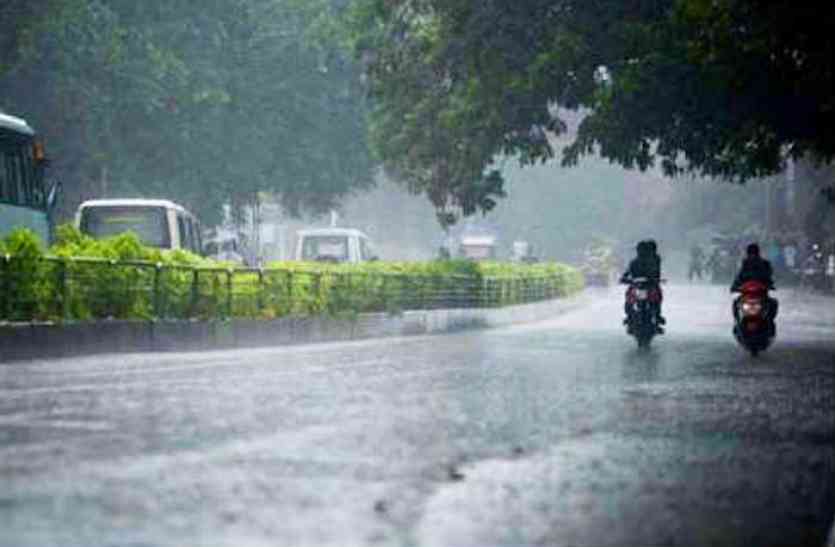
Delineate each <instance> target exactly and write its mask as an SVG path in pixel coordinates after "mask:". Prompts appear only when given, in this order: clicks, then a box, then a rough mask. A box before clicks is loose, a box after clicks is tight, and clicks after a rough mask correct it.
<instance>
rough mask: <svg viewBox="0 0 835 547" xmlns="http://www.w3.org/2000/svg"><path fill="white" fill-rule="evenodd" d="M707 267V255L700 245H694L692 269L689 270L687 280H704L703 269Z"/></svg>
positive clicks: (691, 256)
mask: <svg viewBox="0 0 835 547" xmlns="http://www.w3.org/2000/svg"><path fill="white" fill-rule="evenodd" d="M704 266H705V254H704V251H702V248H701V246H700V245H693V247H692V248H691V249H690V267H689V268H688V270H687V279H688V280H690V281H693V278H694V277H698V278H699V281H701V280H702V269H703V268H704Z"/></svg>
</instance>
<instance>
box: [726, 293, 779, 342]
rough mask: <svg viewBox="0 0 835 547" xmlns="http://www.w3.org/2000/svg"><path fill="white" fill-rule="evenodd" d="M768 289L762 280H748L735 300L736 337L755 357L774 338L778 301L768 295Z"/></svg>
mask: <svg viewBox="0 0 835 547" xmlns="http://www.w3.org/2000/svg"><path fill="white" fill-rule="evenodd" d="M768 289H769V287H768V286H767V285H766V284H765V283H762V282H761V281H746V282H745V283H743V284H742V285H741V286H740V287H739V288H738V289H737V291H738V292H739V293H740V296H739V297H738V298H737V299H736V300H735V301H734V318H735V321H736V324H735V325H734V338H736V341H737V342H739V344H740V345H741V346H742V347H744V348H745V349H747V350H748V351H749V352H751V355H753V356H754V357H756V356H757V354H758V353H759V352H761V351H764V350H766V349H767V348H768V346H770V345H771V342H772V341H773V340H774V330H775V329H774V313H775V311H776V310H775V309H772V308H774V307H776V301H772V300H771V299H770V298H769V297H768Z"/></svg>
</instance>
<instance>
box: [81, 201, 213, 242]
mask: <svg viewBox="0 0 835 547" xmlns="http://www.w3.org/2000/svg"><path fill="white" fill-rule="evenodd" d="M75 225H76V227H77V228H78V229H79V230H81V232H82V233H84V234H87V235H89V236H91V237H94V238H102V237H108V236H113V235H117V234H121V233H124V232H128V231H131V232H134V233H135V234H136V235H137V236H139V239H140V240H141V241H142V243H143V244H145V245H148V246H149V247H158V248H160V249H183V250H186V251H191V252H192V253H195V254H203V244H202V241H201V233H200V223H199V222H198V220H197V217H195V216H194V215H193V214H191V213H190V212H189V211H187V210H186V209H185V208H184V207H182V206H180V205H177V204H176V203H174V202H173V201H168V200H164V199H94V200H89V201H85V202H84V203H82V204H81V205H79V207H78V211H77V212H76V214H75Z"/></svg>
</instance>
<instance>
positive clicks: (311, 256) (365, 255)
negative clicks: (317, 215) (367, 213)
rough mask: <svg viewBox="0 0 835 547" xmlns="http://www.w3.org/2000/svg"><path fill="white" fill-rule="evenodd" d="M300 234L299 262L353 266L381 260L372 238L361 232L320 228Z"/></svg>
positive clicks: (298, 241)
mask: <svg viewBox="0 0 835 547" xmlns="http://www.w3.org/2000/svg"><path fill="white" fill-rule="evenodd" d="M296 235H297V240H296V253H295V259H296V260H304V261H313V262H333V263H350V264H358V263H360V262H369V261H372V260H378V256H377V253H376V252H375V250H374V244H373V242H372V241H371V238H369V237H368V236H367V235H366V234H364V233H363V232H361V231H360V230H355V229H353V228H318V229H310V230H299V231H298V232H297V234H296Z"/></svg>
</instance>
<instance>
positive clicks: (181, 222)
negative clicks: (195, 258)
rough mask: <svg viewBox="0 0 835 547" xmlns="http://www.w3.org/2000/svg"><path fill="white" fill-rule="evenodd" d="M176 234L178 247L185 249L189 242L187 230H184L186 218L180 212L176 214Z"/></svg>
mask: <svg viewBox="0 0 835 547" xmlns="http://www.w3.org/2000/svg"><path fill="white" fill-rule="evenodd" d="M177 235H178V236H179V238H180V249H183V250H185V251H187V250H188V249H189V246H190V245H191V243H190V242H189V237H188V231H187V230H186V220H185V219H184V218H183V215H181V214H177Z"/></svg>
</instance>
